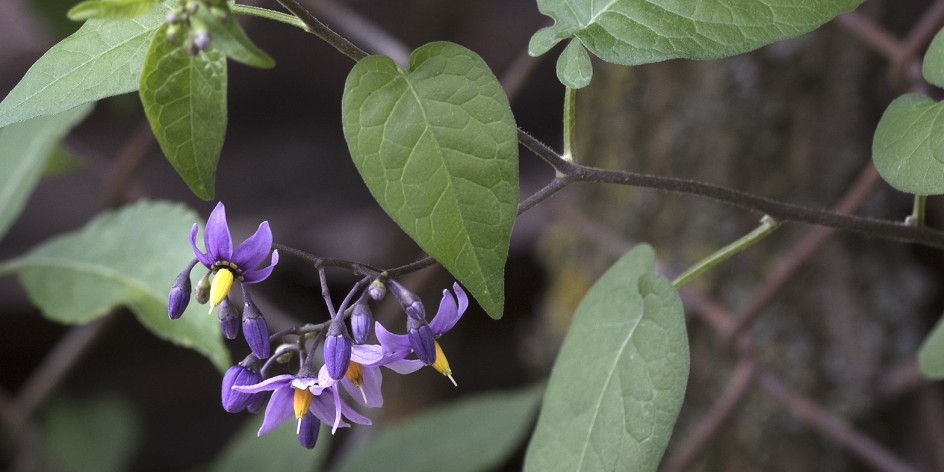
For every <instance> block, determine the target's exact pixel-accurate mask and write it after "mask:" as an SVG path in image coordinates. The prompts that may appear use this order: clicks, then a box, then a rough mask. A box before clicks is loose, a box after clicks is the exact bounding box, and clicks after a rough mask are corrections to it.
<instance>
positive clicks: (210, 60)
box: [141, 25, 226, 200]
mask: <svg viewBox="0 0 944 472" xmlns="http://www.w3.org/2000/svg"><path fill="white" fill-rule="evenodd" d="M166 31H167V25H165V26H163V27H161V28H160V29H159V30H158V32H157V35H156V36H155V37H154V42H153V43H152V44H151V49H150V50H149V51H148V55H147V60H146V61H145V63H144V70H142V71H141V103H142V104H143V105H144V113H145V114H146V115H147V117H148V121H150V122H151V129H152V130H153V131H154V136H155V137H156V138H157V142H158V143H159V144H160V145H161V150H163V151H164V155H165V156H167V160H169V161H170V163H171V165H173V166H174V169H177V173H178V174H180V176H181V177H182V178H183V179H184V182H186V183H187V185H189V186H190V190H192V191H193V193H194V194H196V195H197V196H198V197H200V198H202V199H204V200H210V199H212V198H213V186H214V183H215V181H216V163H217V161H219V159H220V150H222V148H223V139H224V138H225V136H226V56H225V55H223V53H222V52H220V51H218V50H215V49H213V48H211V49H209V50H207V51H202V52H198V53H197V54H195V55H193V56H191V55H190V54H188V53H187V50H186V48H185V47H184V44H183V42H184V38H183V37H182V36H183V35H177V37H176V38H174V39H169V38H168V37H167V34H166Z"/></svg>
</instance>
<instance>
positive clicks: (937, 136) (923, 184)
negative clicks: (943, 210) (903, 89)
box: [872, 93, 944, 195]
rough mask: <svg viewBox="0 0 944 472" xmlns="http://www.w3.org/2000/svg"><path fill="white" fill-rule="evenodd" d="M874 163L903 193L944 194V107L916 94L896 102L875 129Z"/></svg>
mask: <svg viewBox="0 0 944 472" xmlns="http://www.w3.org/2000/svg"><path fill="white" fill-rule="evenodd" d="M872 161H873V162H874V163H875V168H876V169H877V170H878V173H879V175H881V176H882V178H883V179H885V181H886V182H888V183H889V184H890V185H891V186H892V187H895V188H896V189H898V190H901V191H902V192H907V193H913V194H915V195H939V194H942V193H944V104H942V103H939V102H935V101H934V100H931V99H930V98H928V97H926V96H924V95H920V94H916V93H909V94H906V95H902V96H900V97H898V98H896V99H895V100H894V101H893V102H892V103H891V104H890V105H888V108H887V109H886V110H885V113H884V114H883V115H882V119H881V120H879V122H878V127H877V128H876V129H875V137H874V139H873V140H872Z"/></svg>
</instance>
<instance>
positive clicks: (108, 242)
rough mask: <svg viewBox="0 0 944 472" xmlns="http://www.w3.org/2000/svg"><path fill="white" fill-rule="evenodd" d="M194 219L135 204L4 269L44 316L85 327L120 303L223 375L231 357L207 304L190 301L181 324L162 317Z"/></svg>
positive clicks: (171, 208)
mask: <svg viewBox="0 0 944 472" xmlns="http://www.w3.org/2000/svg"><path fill="white" fill-rule="evenodd" d="M197 221H200V217H198V216H197V215H196V214H195V213H194V212H192V211H190V210H188V209H187V208H185V207H183V206H180V205H174V204H169V203H160V202H142V203H137V204H134V205H131V206H129V207H126V208H124V209H121V210H118V211H116V212H110V213H105V214H102V215H100V216H98V217H97V218H95V219H94V220H92V221H91V222H89V223H88V224H87V225H86V226H85V227H84V228H82V229H80V230H78V231H76V232H74V233H71V234H67V235H63V236H60V237H57V238H55V239H53V240H50V241H47V242H45V243H43V244H42V245H40V246H39V247H37V248H35V249H33V250H32V251H30V252H29V253H28V254H26V255H25V256H23V257H21V258H19V259H16V260H14V261H12V262H11V263H7V264H4V268H5V269H13V270H17V271H18V275H19V279H20V282H21V283H22V284H23V286H24V287H25V288H26V292H27V294H28V295H29V297H30V299H31V300H32V301H33V303H35V304H36V306H37V307H39V309H40V310H41V311H42V312H43V314H44V315H45V316H46V317H47V318H50V319H53V320H56V321H60V322H63V323H73V324H81V323H88V322H90V321H92V320H94V319H96V318H99V317H101V316H103V315H105V314H107V313H108V311H109V310H110V309H112V308H113V307H115V306H117V305H125V306H127V307H128V308H130V309H131V311H133V312H134V314H135V315H136V316H137V318H138V320H139V321H140V322H141V324H143V325H144V326H145V327H147V328H148V329H150V330H151V331H152V332H154V334H156V335H157V336H159V337H161V338H164V339H167V340H169V341H171V342H174V343H176V344H179V345H181V346H184V347H189V348H192V349H195V350H196V351H198V352H200V353H202V354H204V355H206V356H207V357H209V358H210V359H211V360H212V361H213V363H214V364H215V365H216V366H217V367H218V368H219V369H221V370H223V369H226V368H227V367H229V365H230V362H229V352H228V351H227V350H226V347H225V346H224V345H223V340H222V336H221V335H220V329H219V326H218V323H217V320H216V317H214V316H207V314H206V311H207V310H206V307H205V306H201V305H198V304H197V303H191V304H190V306H189V307H188V308H187V311H186V312H185V313H184V315H183V317H181V318H180V319H179V320H173V321H172V320H170V319H169V318H168V317H167V294H168V291H169V290H170V285H171V283H172V282H173V281H174V278H175V277H177V274H179V273H180V271H181V270H183V269H184V268H185V267H186V265H187V263H188V262H189V261H190V260H191V259H192V258H193V250H192V249H191V248H190V244H189V241H188V239H187V236H188V235H189V234H190V227H191V226H193V223H194V222H197ZM199 270H200V269H199V268H198V269H197V270H196V271H194V272H195V273H196V272H199ZM195 275H196V274H195Z"/></svg>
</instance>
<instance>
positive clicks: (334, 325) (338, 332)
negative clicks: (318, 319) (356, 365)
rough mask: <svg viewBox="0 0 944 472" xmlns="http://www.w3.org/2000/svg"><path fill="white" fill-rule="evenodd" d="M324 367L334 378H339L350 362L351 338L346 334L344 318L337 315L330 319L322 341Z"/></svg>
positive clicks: (344, 372)
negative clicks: (326, 332) (325, 335)
mask: <svg viewBox="0 0 944 472" xmlns="http://www.w3.org/2000/svg"><path fill="white" fill-rule="evenodd" d="M324 358H325V368H327V369H328V375H329V376H330V377H331V378H332V379H334V380H341V378H343V377H344V374H346V373H347V367H348V365H349V364H350V363H351V339H350V338H349V337H348V334H347V327H346V326H344V320H343V319H341V317H340V316H339V317H337V318H335V319H333V320H332V321H331V326H330V327H329V328H328V335H327V337H325V343H324Z"/></svg>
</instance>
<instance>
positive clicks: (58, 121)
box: [0, 104, 92, 239]
mask: <svg viewBox="0 0 944 472" xmlns="http://www.w3.org/2000/svg"><path fill="white" fill-rule="evenodd" d="M91 110H92V105H91V104H86V105H84V106H78V107H75V108H73V109H71V110H68V111H65V112H62V113H59V114H57V115H52V116H38V117H36V118H31V119H29V120H26V121H23V122H20V123H15V124H12V125H10V126H7V127H6V128H2V129H0V239H3V235H4V234H5V233H6V231H7V229H9V228H10V224H12V223H13V220H15V219H16V217H17V216H19V214H20V211H22V210H23V206H24V205H25V204H26V199H27V197H29V196H30V194H31V193H32V192H33V188H35V187H36V184H37V183H38V182H39V178H40V176H41V175H42V174H43V169H45V168H46V163H47V161H48V159H47V158H48V156H50V155H51V153H52V151H53V149H54V148H55V146H56V144H58V143H59V140H61V139H62V138H63V137H64V136H65V135H66V134H67V133H68V132H69V130H70V129H72V127H73V126H75V125H76V124H78V123H79V122H81V121H82V119H84V118H85V116H86V115H88V113H89V111H91Z"/></svg>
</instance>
